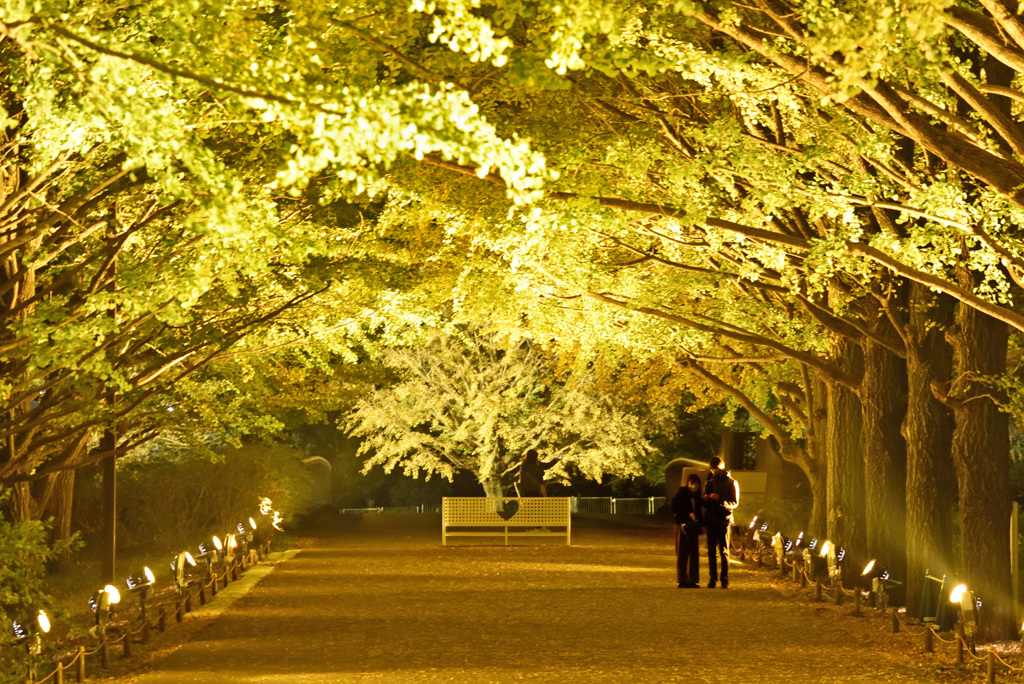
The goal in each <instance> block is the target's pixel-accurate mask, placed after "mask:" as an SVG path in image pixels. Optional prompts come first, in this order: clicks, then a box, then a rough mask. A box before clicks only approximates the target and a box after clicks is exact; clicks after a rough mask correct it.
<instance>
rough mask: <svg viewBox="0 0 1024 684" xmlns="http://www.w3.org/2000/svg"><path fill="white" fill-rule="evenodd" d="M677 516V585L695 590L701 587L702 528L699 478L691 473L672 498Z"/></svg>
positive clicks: (673, 510)
mask: <svg viewBox="0 0 1024 684" xmlns="http://www.w3.org/2000/svg"><path fill="white" fill-rule="evenodd" d="M672 512H673V513H674V514H675V517H676V586H677V587H679V588H680V589H696V588H697V587H699V586H700V533H701V530H702V529H703V528H704V513H703V507H702V506H701V493H700V477H698V476H697V475H696V474H694V473H690V475H689V476H688V477H687V478H686V481H685V482H683V485H682V486H681V487H680V488H679V490H678V491H677V492H676V494H675V496H673V497H672Z"/></svg>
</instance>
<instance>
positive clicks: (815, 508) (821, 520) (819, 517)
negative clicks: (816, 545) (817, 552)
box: [804, 376, 829, 537]
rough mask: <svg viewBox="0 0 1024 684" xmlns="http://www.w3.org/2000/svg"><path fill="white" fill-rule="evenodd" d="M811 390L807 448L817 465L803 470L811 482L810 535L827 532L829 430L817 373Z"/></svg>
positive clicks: (822, 387) (823, 389) (824, 395)
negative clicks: (827, 441) (826, 439)
mask: <svg viewBox="0 0 1024 684" xmlns="http://www.w3.org/2000/svg"><path fill="white" fill-rule="evenodd" d="M809 384H810V387H811V392H810V393H809V396H810V399H809V401H808V402H807V403H808V409H807V414H808V421H809V423H810V430H809V431H808V433H807V452H808V454H810V457H811V460H812V461H813V462H814V463H815V464H816V465H817V466H818V467H816V468H814V469H813V470H805V471H804V473H805V474H806V475H807V480H808V482H810V485H811V496H812V497H813V501H812V503H811V519H810V520H809V521H808V523H807V527H808V533H809V534H810V535H811V536H813V537H824V536H826V535H827V534H828V466H829V463H828V458H827V457H826V455H825V454H826V449H825V437H826V435H827V434H828V388H827V386H826V385H825V383H824V382H822V381H821V379H819V378H818V377H816V376H815V377H812V378H811V379H810V383H809Z"/></svg>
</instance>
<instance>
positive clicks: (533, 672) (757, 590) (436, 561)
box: [136, 522, 928, 684]
mask: <svg viewBox="0 0 1024 684" xmlns="http://www.w3.org/2000/svg"><path fill="white" fill-rule="evenodd" d="M439 528H440V525H437V526H436V527H435V526H433V525H431V526H430V527H429V528H428V527H424V526H407V527H404V528H401V527H395V526H393V525H392V526H388V525H386V524H382V523H371V522H365V523H364V524H363V525H360V526H358V527H354V528H353V529H351V530H349V531H346V532H343V533H342V534H339V535H337V536H333V537H329V538H322V539H320V540H319V541H318V542H317V545H316V546H315V547H314V548H310V549H306V550H304V551H302V552H301V553H299V554H298V555H297V556H295V557H294V558H293V559H291V560H288V561H286V562H283V563H281V564H280V565H279V566H278V567H277V569H276V570H274V572H272V573H270V574H269V575H268V576H267V577H266V578H265V579H263V580H262V582H260V584H259V585H257V586H256V587H255V588H254V589H253V590H252V591H251V592H250V593H249V594H248V595H246V596H244V597H242V598H240V599H239V600H238V601H236V602H235V603H234V604H233V605H232V606H231V607H230V608H229V609H228V610H226V611H225V612H224V613H223V614H222V615H221V616H219V617H218V618H217V619H216V620H215V621H214V622H213V623H211V624H210V625H209V626H207V627H205V628H204V629H203V630H202V631H200V632H199V633H198V634H197V635H196V637H195V638H194V639H193V640H192V641H191V642H190V643H187V644H185V645H183V646H182V647H181V648H180V649H179V650H177V651H176V652H174V653H173V654H171V655H170V656H168V657H167V658H165V659H163V660H161V661H159V662H158V663H157V665H156V669H155V670H154V671H153V672H150V673H148V674H145V675H143V676H141V677H139V678H138V679H137V680H136V681H138V682H139V684H185V683H189V682H195V683H201V684H206V683H210V684H213V683H216V684H223V683H224V682H232V683H257V682H259V683H263V682H288V683H292V682H294V683H296V684H320V683H328V682H330V683H335V682H402V683H406V682H408V683H411V684H416V683H419V682H516V681H521V680H529V681H541V682H557V681H560V680H564V681H572V682H630V683H635V682H675V681H679V682H714V683H718V682H721V683H729V684H746V683H753V682H780V681H784V682H797V683H802V682H808V683H809V682H844V683H846V684H855V683H861V682H890V683H893V684H896V683H903V682H926V681H928V679H927V678H924V677H923V675H922V674H921V673H920V672H918V671H914V670H911V669H909V668H908V667H906V666H901V665H899V664H897V663H894V662H892V661H889V660H887V659H886V656H885V655H884V654H878V653H875V652H870V651H869V649H870V647H865V646H863V645H861V644H859V643H857V640H854V639H850V638H848V636H847V635H845V634H844V633H843V627H842V622H841V621H840V622H836V621H835V620H834V619H830V618H829V617H828V616H827V615H824V614H821V615H819V614H818V613H817V612H816V611H814V610H811V609H808V608H806V607H802V606H799V605H797V604H794V603H792V602H791V601H786V600H784V599H782V598H780V597H779V596H778V595H777V594H776V593H775V592H774V591H773V590H772V589H771V588H770V587H769V586H768V585H767V583H766V581H765V579H764V575H759V574H753V573H750V572H746V571H744V570H743V569H742V568H734V571H733V577H732V587H731V588H729V589H727V590H722V589H714V590H712V589H699V590H692V589H677V588H676V587H675V577H674V557H673V556H672V553H671V544H672V542H671V537H669V536H668V534H669V533H668V532H667V531H666V530H659V529H640V530H637V529H619V530H615V529H611V530H609V529H604V528H596V527H591V528H586V527H584V528H583V529H574V534H573V546H572V547H565V546H564V545H563V546H558V545H555V544H554V543H549V542H548V541H545V542H543V545H540V546H510V547H503V546H497V545H489V544H491V543H492V542H491V541H490V540H483V541H481V540H479V539H470V540H469V541H467V542H465V543H466V545H465V546H454V547H453V546H450V547H448V548H442V547H441V546H440V530H439ZM493 543H494V544H497V543H500V542H498V541H497V540H495V541H494V542H493ZM703 570H704V569H703V567H702V572H703ZM708 616H714V617H713V618H711V619H710V620H709V619H708Z"/></svg>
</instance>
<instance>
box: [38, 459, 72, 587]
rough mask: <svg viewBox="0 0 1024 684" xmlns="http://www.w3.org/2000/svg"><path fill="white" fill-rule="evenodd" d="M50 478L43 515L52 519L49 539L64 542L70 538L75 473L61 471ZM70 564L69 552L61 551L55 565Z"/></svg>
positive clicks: (64, 565) (68, 550)
mask: <svg viewBox="0 0 1024 684" xmlns="http://www.w3.org/2000/svg"><path fill="white" fill-rule="evenodd" d="M50 477H51V478H53V479H54V483H53V491H52V493H51V494H50V500H49V501H48V502H47V504H46V510H45V511H44V515H47V516H52V517H53V529H52V530H51V531H50V536H51V538H52V539H53V540H54V541H66V540H68V539H70V538H71V506H72V503H73V497H74V492H75V471H74V470H62V471H61V472H59V473H55V474H53V475H50ZM70 562H71V550H70V549H64V550H62V551H61V553H60V554H59V555H58V557H57V559H56V565H57V566H58V567H66V566H67V565H68V564H69V563H70Z"/></svg>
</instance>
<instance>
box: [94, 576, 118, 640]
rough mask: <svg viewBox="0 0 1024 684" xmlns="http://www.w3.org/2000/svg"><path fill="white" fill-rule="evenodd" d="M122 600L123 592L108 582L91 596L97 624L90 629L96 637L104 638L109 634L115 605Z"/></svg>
mask: <svg viewBox="0 0 1024 684" xmlns="http://www.w3.org/2000/svg"><path fill="white" fill-rule="evenodd" d="M120 602H121V592H119V591H118V590H117V587H115V586H114V585H113V584H108V585H106V586H105V587H103V588H102V589H100V590H99V591H97V592H96V593H95V594H93V595H92V597H90V598H89V607H90V608H92V612H93V613H94V614H95V615H96V624H95V625H93V626H92V628H91V629H90V630H89V634H91V635H92V636H93V637H94V638H96V639H100V640H102V639H103V638H104V637H105V636H106V634H107V625H108V624H109V623H110V618H111V617H113V615H114V606H115V605H116V604H118V603H120Z"/></svg>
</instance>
